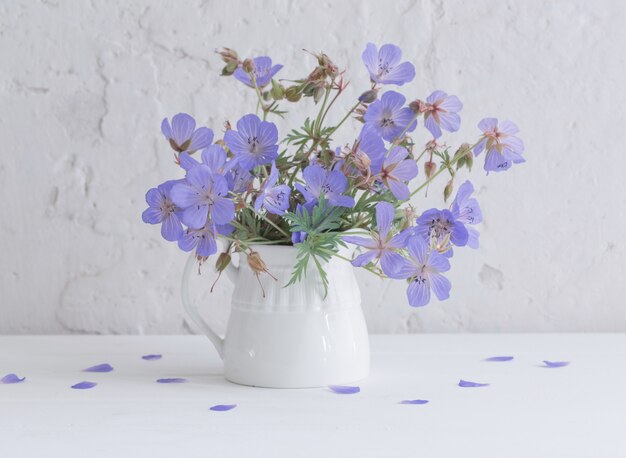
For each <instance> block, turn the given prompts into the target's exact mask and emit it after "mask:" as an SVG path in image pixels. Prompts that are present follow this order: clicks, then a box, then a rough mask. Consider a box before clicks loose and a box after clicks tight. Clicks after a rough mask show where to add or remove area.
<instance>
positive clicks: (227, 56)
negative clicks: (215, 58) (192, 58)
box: [216, 48, 241, 76]
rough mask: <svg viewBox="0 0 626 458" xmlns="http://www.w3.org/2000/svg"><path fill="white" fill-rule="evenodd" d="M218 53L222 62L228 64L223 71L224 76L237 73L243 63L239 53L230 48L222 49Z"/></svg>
mask: <svg viewBox="0 0 626 458" xmlns="http://www.w3.org/2000/svg"><path fill="white" fill-rule="evenodd" d="M216 52H217V54H219V56H220V57H221V58H222V61H223V62H224V63H225V64H226V66H225V67H224V68H223V69H222V75H223V76H230V75H232V74H233V73H235V70H237V69H238V68H239V66H240V65H241V61H240V60H239V56H238V55H237V51H235V50H234V49H230V48H222V50H221V51H216Z"/></svg>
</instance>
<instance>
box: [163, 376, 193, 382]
mask: <svg viewBox="0 0 626 458" xmlns="http://www.w3.org/2000/svg"><path fill="white" fill-rule="evenodd" d="M185 382H187V379H186V378H180V377H178V378H160V379H158V380H157V383H185Z"/></svg>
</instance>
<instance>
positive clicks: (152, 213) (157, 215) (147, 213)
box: [141, 207, 163, 224]
mask: <svg viewBox="0 0 626 458" xmlns="http://www.w3.org/2000/svg"><path fill="white" fill-rule="evenodd" d="M162 218H163V212H162V211H161V209H160V208H155V207H148V208H146V209H145V210H144V211H143V213H142V214H141V219H142V221H143V222H144V223H147V224H159V223H160V222H161V220H162Z"/></svg>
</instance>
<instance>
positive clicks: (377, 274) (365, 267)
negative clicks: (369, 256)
mask: <svg viewBox="0 0 626 458" xmlns="http://www.w3.org/2000/svg"><path fill="white" fill-rule="evenodd" d="M320 251H321V252H322V253H326V254H328V255H330V256H335V257H337V258H339V259H342V260H344V261H347V262H352V259H348V258H346V257H345V256H342V255H340V254H339V253H336V252H334V251H332V250H325V249H323V248H322V249H320ZM361 267H362V268H363V269H365V270H367V271H369V272H371V273H373V274H375V275H376V276H378V277H380V278H388V277H387V276H386V275H384V274H381V273H379V272H377V271H375V270H374V269H372V268H371V267H368V266H361Z"/></svg>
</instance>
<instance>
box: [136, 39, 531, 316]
mask: <svg viewBox="0 0 626 458" xmlns="http://www.w3.org/2000/svg"><path fill="white" fill-rule="evenodd" d="M218 54H219V55H220V56H221V58H222V60H223V61H224V63H225V67H224V69H223V70H222V75H224V76H233V77H234V78H235V79H237V80H238V81H240V82H242V83H243V84H244V85H246V86H248V87H249V88H250V89H251V90H253V91H255V93H256V95H257V97H258V102H257V109H256V113H255V114H253V113H250V114H246V115H244V116H243V117H242V118H241V119H239V120H238V121H237V123H236V125H235V127H234V128H233V127H232V126H231V125H230V123H228V122H227V123H226V124H225V132H224V135H223V137H222V138H219V139H217V140H216V139H215V135H214V133H213V131H212V130H211V129H209V128H207V127H198V128H197V126H196V122H195V120H194V119H193V118H192V117H191V116H190V115H188V114H184V113H180V114H177V115H175V116H174V117H172V119H171V121H170V120H168V119H164V120H163V123H162V125H161V130H162V132H163V135H164V136H165V139H166V140H167V141H168V142H169V145H170V146H171V148H172V149H173V150H174V155H175V161H176V164H177V165H178V166H179V167H180V169H182V171H183V172H184V178H180V179H175V180H171V181H166V182H165V183H162V184H160V185H158V186H157V187H156V188H153V189H150V190H149V191H148V193H147V194H146V201H147V203H148V206H149V207H148V209H146V210H145V211H144V213H143V220H144V222H146V223H150V224H161V234H162V236H163V238H165V239H166V240H168V241H173V242H177V243H178V246H179V247H180V248H181V249H182V250H183V251H191V250H195V254H196V257H197V259H198V261H199V262H200V263H202V262H204V261H206V260H207V259H208V258H209V257H210V256H212V255H214V254H216V253H217V252H218V244H217V243H216V239H217V238H221V239H223V240H224V241H225V243H224V249H223V251H222V252H221V253H220V254H219V256H218V257H217V261H216V268H217V270H218V272H222V271H223V270H224V269H225V268H226V267H227V266H228V264H229V263H230V259H231V253H233V252H243V253H247V254H248V260H249V264H250V266H251V268H253V269H254V270H255V272H258V274H270V272H268V269H267V268H266V266H265V264H264V263H263V261H262V260H261V259H259V257H258V253H257V252H256V251H255V250H254V246H255V245H260V244H277V245H293V246H295V247H297V248H298V250H299V251H298V256H297V262H296V265H294V270H293V275H292V278H291V281H290V282H289V284H288V285H291V284H292V283H295V282H297V281H299V280H300V279H301V278H302V276H303V275H304V274H305V273H306V271H307V268H308V266H309V265H314V266H315V268H317V269H318V270H319V274H320V276H321V278H322V281H323V284H324V285H325V286H326V285H327V278H326V274H325V272H324V268H323V265H324V263H325V262H327V261H328V260H329V259H330V258H331V257H333V256H337V257H340V258H342V259H344V260H345V261H346V262H350V263H352V265H354V266H356V267H362V268H365V269H367V270H369V271H371V272H373V273H375V274H376V275H379V276H381V277H388V278H392V279H398V280H405V281H407V283H408V289H407V296H408V301H409V304H410V305H412V306H415V307H417V306H422V305H425V304H427V303H428V302H429V301H430V297H431V290H432V292H434V294H435V296H436V297H437V298H438V299H439V300H443V299H447V298H448V297H449V294H450V287H451V285H450V282H449V280H448V279H447V278H446V277H445V276H444V275H443V272H446V271H447V270H449V269H450V258H451V257H452V254H453V247H455V246H456V247H463V246H466V245H467V246H469V247H471V248H477V247H478V231H477V230H476V229H475V228H474V227H473V226H474V225H476V224H478V223H480V222H481V220H482V214H481V210H480V207H479V205H478V202H477V201H476V199H475V198H474V197H472V193H473V191H474V188H473V186H472V184H471V183H470V182H469V181H465V182H463V183H462V184H461V185H460V186H459V187H458V190H457V192H456V196H455V198H454V199H453V200H452V203H451V205H450V207H449V208H446V209H437V208H432V209H428V210H426V211H423V212H419V211H418V210H417V209H415V208H414V207H413V206H412V205H411V203H410V200H411V198H412V197H413V196H414V195H415V194H416V193H418V192H419V191H420V190H423V189H425V188H426V187H427V186H428V185H429V183H430V182H431V181H433V180H434V179H435V178H437V177H438V176H439V175H441V174H445V175H446V176H447V181H446V184H445V186H444V189H443V195H444V199H445V200H446V201H448V200H449V198H450V197H451V195H452V193H453V191H454V186H455V182H456V181H457V175H459V174H460V173H459V172H461V171H462V170H464V169H465V170H467V171H471V169H472V165H473V162H474V157H475V156H478V155H480V154H481V153H482V152H484V153H485V154H484V157H485V161H484V169H485V171H487V173H489V172H501V171H504V170H508V169H509V168H511V166H512V165H513V164H518V163H521V162H524V158H523V156H522V153H523V150H524V145H523V142H522V140H520V139H519V138H518V137H517V136H516V134H517V132H518V129H517V127H516V126H515V124H513V123H512V122H510V121H503V122H498V120H497V119H495V118H485V119H483V120H482V121H481V122H480V123H479V124H478V127H479V128H480V130H481V132H482V133H481V134H480V135H479V137H478V139H477V140H476V141H475V142H474V143H473V144H471V143H463V144H461V145H460V146H459V147H457V148H451V147H449V146H447V145H446V144H445V143H442V142H441V141H440V138H441V136H442V133H443V131H444V130H445V131H448V132H455V131H457V130H458V129H459V127H460V124H461V118H460V116H459V112H460V111H461V109H462V108H463V105H462V103H461V101H460V100H459V98H458V97H457V96H454V95H448V94H447V93H445V92H443V91H440V90H437V91H434V92H433V93H432V94H430V95H429V96H428V97H427V98H426V99H425V100H420V99H416V100H413V101H410V102H409V103H407V101H406V99H405V97H404V96H403V95H401V94H400V93H398V92H395V91H393V90H386V91H384V88H385V87H387V86H394V85H396V86H401V85H404V84H406V83H409V82H411V81H412V80H413V78H414V77H415V68H414V66H413V65H412V64H411V63H410V62H402V53H401V51H400V49H399V48H398V47H397V46H394V45H392V44H386V45H383V46H382V47H380V49H377V47H376V46H375V45H374V44H371V43H370V44H368V45H367V46H366V48H365V51H364V52H363V54H362V59H363V63H364V64H365V68H366V69H367V71H368V72H369V75H370V81H371V85H370V87H369V88H367V90H366V91H365V92H363V94H362V95H361V96H360V97H359V98H358V100H355V101H354V105H353V106H352V107H351V108H350V109H349V110H348V112H347V113H346V114H345V116H343V118H342V119H341V120H340V121H339V122H338V123H336V124H334V125H330V124H329V123H328V122H327V115H328V113H329V111H330V110H331V109H332V108H333V107H334V106H335V103H336V101H337V99H338V98H339V97H340V96H341V95H342V93H343V92H344V90H345V88H346V86H347V85H348V83H347V82H346V81H345V79H344V72H343V71H340V70H339V68H338V67H337V66H336V65H335V64H334V63H333V62H332V61H331V59H330V58H329V57H328V56H327V55H326V54H323V53H320V54H317V55H314V57H315V59H316V66H315V68H314V69H313V71H312V72H311V73H310V74H309V75H308V76H306V77H304V78H300V79H296V80H289V81H290V82H289V83H288V84H287V83H286V81H283V80H280V79H276V78H275V76H276V74H277V73H278V72H279V71H280V70H281V69H282V65H273V64H272V60H271V59H270V58H269V57H265V56H263V57H255V58H253V59H243V60H241V59H240V58H239V57H238V55H237V53H236V52H235V51H234V50H232V49H228V48H225V49H223V50H221V51H219V53H218ZM306 98H311V99H313V102H314V104H315V106H316V107H318V108H316V114H315V115H314V116H313V117H310V118H307V119H306V120H305V121H304V123H303V124H302V126H301V127H299V128H297V129H293V130H291V132H289V133H288V134H287V135H286V136H285V137H284V138H283V139H282V140H279V135H278V129H277V127H276V125H275V124H273V123H272V122H271V121H269V120H268V118H269V117H270V116H281V117H284V116H285V115H286V113H287V112H286V111H285V110H284V109H283V106H284V105H286V104H289V103H298V102H300V101H301V100H304V99H306ZM420 118H421V122H422V123H423V125H424V127H425V128H426V129H427V131H428V132H429V133H430V134H431V135H432V139H430V140H429V141H428V142H427V143H426V144H425V145H424V146H423V147H422V146H420V145H417V144H416V143H415V142H414V140H413V138H412V136H411V135H412V133H413V132H414V131H415V129H416V128H417V124H418V121H420ZM348 120H351V121H354V122H358V123H360V124H361V125H362V127H361V129H360V134H359V135H358V137H357V138H356V139H354V141H352V142H351V143H347V144H344V145H341V146H334V140H333V139H334V136H335V134H336V133H337V131H338V130H339V128H340V127H341V126H342V125H343V124H344V123H345V122H347V121H348ZM420 166H421V173H420V170H419V169H420ZM348 244H349V245H354V246H356V247H358V249H357V250H356V253H355V254H356V256H352V258H350V257H349V256H346V255H345V254H343V253H344V251H345V250H341V248H342V247H346V246H347V245H348ZM288 285H285V286H288Z"/></svg>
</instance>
